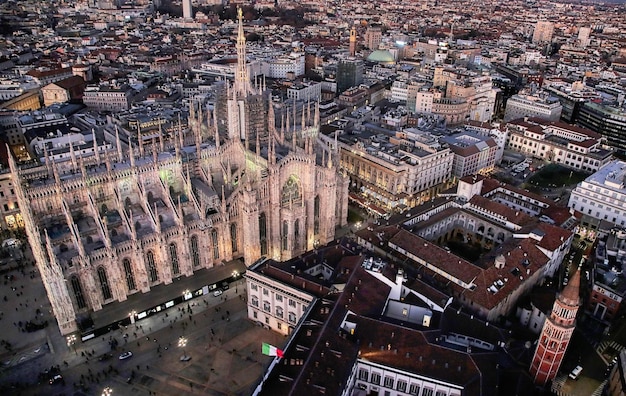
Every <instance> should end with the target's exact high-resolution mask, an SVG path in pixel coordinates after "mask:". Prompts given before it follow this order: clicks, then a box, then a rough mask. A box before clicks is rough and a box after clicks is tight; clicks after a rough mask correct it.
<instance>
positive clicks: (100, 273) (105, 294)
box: [98, 267, 113, 300]
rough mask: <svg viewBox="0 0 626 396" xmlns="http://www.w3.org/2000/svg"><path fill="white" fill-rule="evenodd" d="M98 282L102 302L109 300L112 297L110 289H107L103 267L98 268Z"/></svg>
mask: <svg viewBox="0 0 626 396" xmlns="http://www.w3.org/2000/svg"><path fill="white" fill-rule="evenodd" d="M98 280H99V281H100V290H102V298H103V299H104V300H109V299H111V298H112V297H113V296H112V295H111V288H110V287H109V281H108V279H107V273H106V271H105V270H104V268H103V267H98Z"/></svg>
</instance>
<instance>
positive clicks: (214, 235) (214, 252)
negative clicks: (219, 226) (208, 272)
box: [211, 228, 220, 260]
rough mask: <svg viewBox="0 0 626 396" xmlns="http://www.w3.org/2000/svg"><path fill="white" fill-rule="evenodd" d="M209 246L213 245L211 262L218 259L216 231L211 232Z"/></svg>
mask: <svg viewBox="0 0 626 396" xmlns="http://www.w3.org/2000/svg"><path fill="white" fill-rule="evenodd" d="M211 244H212V245H213V260H216V259H218V258H220V242H219V238H218V236H217V230H216V229H215V228H214V229H212V230H211Z"/></svg>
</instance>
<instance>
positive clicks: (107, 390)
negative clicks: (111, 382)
mask: <svg viewBox="0 0 626 396" xmlns="http://www.w3.org/2000/svg"><path fill="white" fill-rule="evenodd" d="M112 393H113V389H111V388H109V387H108V386H107V387H106V388H104V389H103V390H102V396H111V394H112Z"/></svg>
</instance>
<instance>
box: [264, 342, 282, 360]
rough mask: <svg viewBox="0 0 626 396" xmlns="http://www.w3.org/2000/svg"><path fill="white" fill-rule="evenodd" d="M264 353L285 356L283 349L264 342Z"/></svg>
mask: <svg viewBox="0 0 626 396" xmlns="http://www.w3.org/2000/svg"><path fill="white" fill-rule="evenodd" d="M263 354H264V355H268V356H278V357H279V358H281V357H283V350H282V349H278V348H276V347H275V346H274V345H270V344H266V343H263Z"/></svg>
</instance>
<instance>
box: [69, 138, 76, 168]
mask: <svg viewBox="0 0 626 396" xmlns="http://www.w3.org/2000/svg"><path fill="white" fill-rule="evenodd" d="M70 159H71V160H72V171H75V170H76V168H77V164H76V153H74V145H73V144H72V141H71V140H70Z"/></svg>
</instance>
